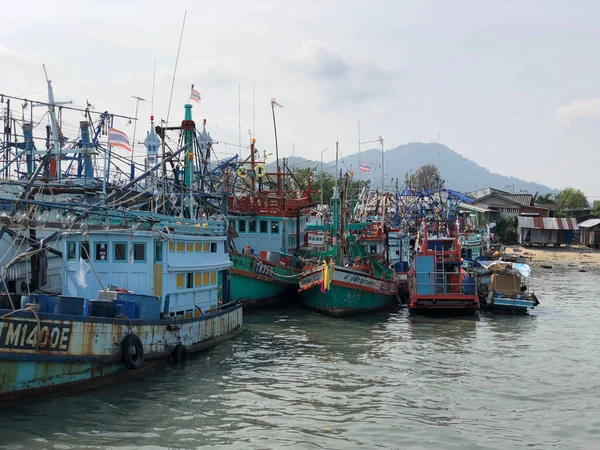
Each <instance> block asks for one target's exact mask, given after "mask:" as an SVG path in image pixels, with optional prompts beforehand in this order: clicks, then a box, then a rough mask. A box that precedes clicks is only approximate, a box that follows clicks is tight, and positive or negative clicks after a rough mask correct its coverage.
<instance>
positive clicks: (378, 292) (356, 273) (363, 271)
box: [298, 184, 398, 316]
mask: <svg viewBox="0 0 600 450" xmlns="http://www.w3.org/2000/svg"><path fill="white" fill-rule="evenodd" d="M343 197H344V190H343V191H342V198H340V196H339V195H338V190H337V184H336V186H335V187H334V190H333V197H332V198H331V211H332V213H333V221H332V224H331V225H314V226H311V227H309V228H310V229H312V230H321V231H331V232H332V234H333V237H334V239H333V245H332V247H331V248H330V249H329V250H328V251H327V252H324V253H322V254H321V256H320V257H319V262H323V264H322V265H320V266H317V267H313V268H311V269H308V270H306V271H304V272H303V273H302V274H301V275H300V276H299V277H298V284H299V289H298V293H299V294H300V297H301V298H302V300H303V302H304V304H305V305H306V306H308V307H309V308H312V309H314V310H316V311H319V312H322V313H325V314H330V315H332V316H341V315H348V314H359V313H365V312H370V311H378V310H382V309H386V308H390V307H391V306H393V305H394V303H395V302H396V300H397V292H398V291H397V287H396V284H395V282H394V271H393V270H391V269H388V268H387V267H385V266H384V265H383V264H381V263H380V262H379V261H378V260H377V258H376V256H375V255H371V254H367V252H366V251H365V249H364V248H363V247H362V245H360V244H359V243H358V242H357V241H356V239H355V237H354V235H353V234H352V233H351V231H353V230H354V231H358V230H363V229H365V228H366V227H367V226H368V224H366V223H352V224H348V226H347V227H344V218H345V214H344V213H343V206H344V200H343ZM344 228H347V231H348V232H346V231H344ZM345 255H346V258H345V257H344V256H345ZM346 261H347V263H346ZM349 266H351V267H349Z"/></svg>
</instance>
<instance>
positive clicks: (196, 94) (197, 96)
mask: <svg viewBox="0 0 600 450" xmlns="http://www.w3.org/2000/svg"><path fill="white" fill-rule="evenodd" d="M190 100H192V101H194V102H197V103H200V92H198V91H197V90H196V89H194V85H193V84H192V93H191V94H190Z"/></svg>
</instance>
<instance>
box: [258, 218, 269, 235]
mask: <svg viewBox="0 0 600 450" xmlns="http://www.w3.org/2000/svg"><path fill="white" fill-rule="evenodd" d="M260 232H261V233H268V232H269V222H268V221H267V220H261V221H260Z"/></svg>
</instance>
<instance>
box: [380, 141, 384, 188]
mask: <svg viewBox="0 0 600 450" xmlns="http://www.w3.org/2000/svg"><path fill="white" fill-rule="evenodd" d="M379 142H380V143H381V193H382V194H383V192H384V191H385V164H384V161H383V155H384V151H383V138H382V137H381V136H379Z"/></svg>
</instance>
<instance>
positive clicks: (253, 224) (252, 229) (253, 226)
mask: <svg viewBox="0 0 600 450" xmlns="http://www.w3.org/2000/svg"><path fill="white" fill-rule="evenodd" d="M250 233H256V220H254V219H251V220H250Z"/></svg>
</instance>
